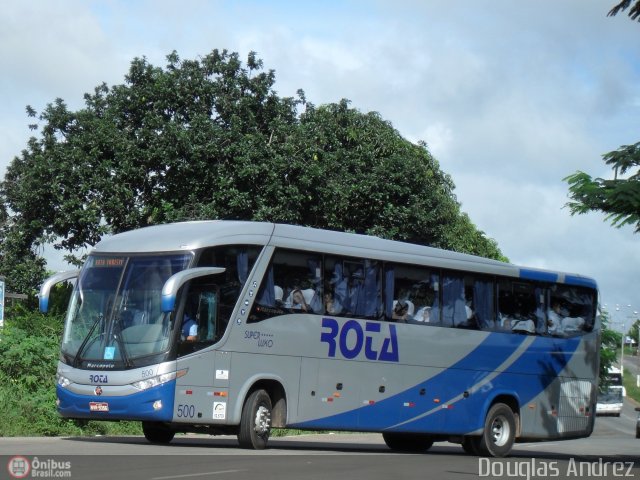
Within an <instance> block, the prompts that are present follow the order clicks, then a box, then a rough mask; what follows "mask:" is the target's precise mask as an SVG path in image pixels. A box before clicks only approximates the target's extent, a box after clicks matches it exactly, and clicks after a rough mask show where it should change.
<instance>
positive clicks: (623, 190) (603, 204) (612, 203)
mask: <svg viewBox="0 0 640 480" xmlns="http://www.w3.org/2000/svg"><path fill="white" fill-rule="evenodd" d="M603 158H604V161H605V163H606V164H607V165H610V166H611V167H612V168H613V171H614V176H613V179H611V180H605V179H602V178H595V179H594V178H592V177H591V176H590V175H588V174H586V173H584V172H581V171H578V172H576V173H574V174H573V175H570V176H568V177H566V178H565V179H564V180H565V181H566V182H568V183H569V197H570V198H571V200H572V201H570V202H568V203H567V206H568V207H569V209H570V211H571V214H572V215H573V214H576V213H578V214H582V213H587V212H590V211H600V212H603V213H605V214H606V215H607V217H606V218H607V219H608V220H610V221H611V223H612V224H613V225H614V226H615V227H621V226H623V225H634V227H635V231H636V233H638V232H640V142H639V143H636V144H634V145H625V146H622V147H620V148H619V149H618V150H616V151H613V152H609V153H607V154H605V155H603ZM627 174H628V175H627ZM619 175H627V176H626V177H624V178H620V177H619Z"/></svg>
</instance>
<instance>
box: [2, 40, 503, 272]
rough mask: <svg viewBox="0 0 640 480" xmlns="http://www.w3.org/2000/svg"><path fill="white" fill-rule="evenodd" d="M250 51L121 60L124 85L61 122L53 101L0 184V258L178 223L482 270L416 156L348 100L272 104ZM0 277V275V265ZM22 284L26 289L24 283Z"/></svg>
mask: <svg viewBox="0 0 640 480" xmlns="http://www.w3.org/2000/svg"><path fill="white" fill-rule="evenodd" d="M262 66H263V65H262V61H261V60H259V59H258V58H256V55H255V54H254V53H250V54H249V55H248V58H247V61H246V65H243V64H242V62H241V61H240V60H239V57H238V54H236V53H229V52H227V51H226V50H223V51H218V50H214V51H213V52H211V53H210V54H209V55H206V56H204V57H203V58H201V59H200V60H181V59H180V58H179V57H178V55H177V54H176V53H175V52H173V53H172V54H170V55H169V56H168V57H167V65H166V67H165V68H164V69H163V68H158V67H155V66H153V65H151V64H150V63H149V62H148V61H147V60H146V59H144V58H142V59H140V58H136V59H134V60H133V61H132V63H131V67H130V69H129V72H128V74H127V75H126V76H125V83H124V84H122V85H116V86H114V87H108V86H107V85H105V84H102V85H99V86H98V87H97V88H95V90H94V92H93V93H92V94H86V95H85V97H84V100H85V105H84V107H83V108H82V109H80V110H78V111H70V110H69V109H68V108H67V106H66V104H65V102H64V101H63V100H61V99H57V100H56V101H55V102H53V103H51V104H49V105H47V106H46V108H45V109H44V111H43V112H42V113H41V114H39V115H38V114H37V112H36V111H35V110H34V109H33V108H31V107H28V109H27V113H28V115H29V116H30V117H33V118H35V119H36V121H37V123H36V124H35V125H33V128H34V129H36V130H37V129H39V130H40V135H39V136H38V137H35V136H34V137H32V138H31V139H30V140H29V142H28V145H27V148H26V149H25V150H24V151H23V152H22V154H21V155H20V156H19V157H16V158H15V159H14V160H13V162H12V163H11V165H10V166H9V168H8V169H7V173H6V175H5V179H4V181H3V182H2V184H0V195H2V200H3V203H4V205H5V208H6V209H7V211H8V212H10V213H11V214H10V215H9V218H8V219H7V222H5V223H6V225H7V226H8V229H7V236H6V239H7V240H6V241H5V242H3V246H2V248H3V250H4V251H6V252H7V253H8V254H9V255H7V257H10V256H12V257H15V258H18V257H19V256H21V255H26V256H27V257H28V256H29V255H32V252H33V251H36V250H37V249H38V248H39V246H41V245H43V244H45V243H47V242H53V243H54V245H55V246H56V248H59V249H62V250H65V251H67V252H70V253H73V252H74V251H76V250H77V249H78V248H82V247H87V246H91V245H94V244H95V243H96V242H97V241H99V240H100V238H101V237H102V236H103V235H105V234H109V233H117V232H121V231H125V230H129V229H132V228H137V227H143V226H146V225H151V224H157V223H164V222H169V221H178V220H195V219H212V218H218V219H245V220H264V221H276V222H283V223H293V224H299V225H307V226H314V227H319V228H327V229H334V230H349V231H354V232H359V233H369V234H374V235H379V236H383V237H387V238H393V239H400V240H407V241H411V242H415V243H422V244H431V245H435V246H439V247H444V248H452V249H456V250H460V251H466V252H470V253H480V254H484V255H487V256H493V257H494V258H497V257H501V253H500V251H499V249H498V248H497V245H496V243H495V242H494V241H492V240H490V239H487V238H486V237H485V235H484V234H483V233H482V232H479V231H478V230H477V229H476V228H475V226H474V225H473V224H472V223H471V221H470V219H469V218H468V217H467V216H466V215H464V214H462V212H461V211H460V205H459V203H458V202H457V200H456V198H455V195H454V194H453V190H454V184H453V181H452V180H451V178H450V177H449V176H448V175H447V174H445V173H444V172H442V170H441V169H440V167H439V165H438V162H437V161H436V160H435V159H434V158H433V157H432V156H431V154H430V153H429V151H428V150H427V148H426V146H425V145H424V144H420V145H415V144H413V143H411V142H409V141H407V140H405V139H404V138H402V137H401V135H400V134H399V133H398V132H397V131H396V130H395V129H394V128H393V127H392V126H391V124H390V123H389V122H387V121H384V120H383V119H382V118H380V116H379V115H378V114H377V113H374V112H370V113H361V112H360V111H358V110H356V109H354V108H351V107H350V106H349V101H348V100H342V101H340V102H338V103H334V104H328V105H323V106H319V107H316V106H314V105H313V104H311V103H310V102H307V100H306V98H305V96H304V92H302V91H301V90H300V91H298V94H297V97H296V98H291V97H279V96H278V95H277V94H276V92H275V91H274V89H273V86H274V83H275V74H274V72H273V71H264V70H263V68H262ZM2 267H3V268H6V267H5V266H2ZM27 283H28V282H27Z"/></svg>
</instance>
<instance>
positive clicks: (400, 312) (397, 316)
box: [391, 300, 409, 323]
mask: <svg viewBox="0 0 640 480" xmlns="http://www.w3.org/2000/svg"><path fill="white" fill-rule="evenodd" d="M391 318H392V319H393V320H395V321H396V322H398V323H407V319H408V318H409V304H408V303H407V301H406V300H398V301H396V302H394V306H393V314H392V315H391Z"/></svg>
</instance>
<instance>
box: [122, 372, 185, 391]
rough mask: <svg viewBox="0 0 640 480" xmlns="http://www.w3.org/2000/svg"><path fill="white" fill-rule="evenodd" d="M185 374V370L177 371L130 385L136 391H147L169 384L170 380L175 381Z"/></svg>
mask: <svg viewBox="0 0 640 480" xmlns="http://www.w3.org/2000/svg"><path fill="white" fill-rule="evenodd" d="M186 373H187V369H185V370H179V371H177V372H169V373H163V374H162V375H158V376H156V377H151V378H145V379H144V380H140V381H138V382H133V383H132V384H131V385H133V386H134V387H135V388H137V389H138V390H148V389H150V388H153V387H157V386H158V385H162V384H164V383H167V382H170V381H171V380H175V379H176V378H180V377H182V376H184V375H185V374H186Z"/></svg>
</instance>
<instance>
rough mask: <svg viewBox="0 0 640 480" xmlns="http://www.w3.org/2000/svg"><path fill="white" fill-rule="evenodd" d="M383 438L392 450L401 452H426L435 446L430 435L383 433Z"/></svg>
mask: <svg viewBox="0 0 640 480" xmlns="http://www.w3.org/2000/svg"><path fill="white" fill-rule="evenodd" d="M382 438H383V439H384V443H386V444H387V447H389V448H390V449H391V450H396V451H399V452H412V453H421V452H426V451H427V450H429V449H430V448H431V446H432V445H433V438H432V437H430V436H429V435H420V434H413V433H386V432H385V433H383V434H382Z"/></svg>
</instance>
